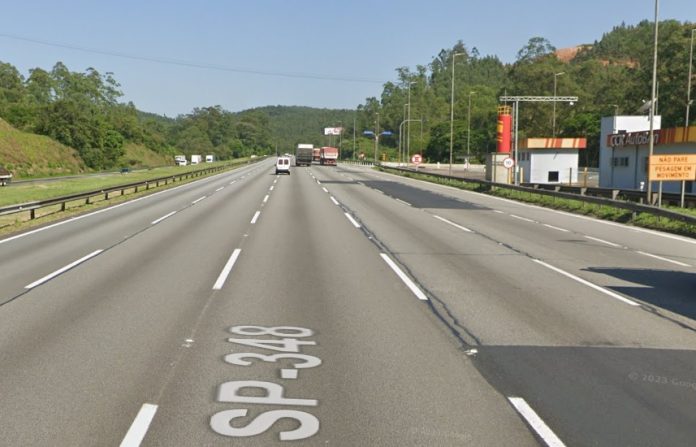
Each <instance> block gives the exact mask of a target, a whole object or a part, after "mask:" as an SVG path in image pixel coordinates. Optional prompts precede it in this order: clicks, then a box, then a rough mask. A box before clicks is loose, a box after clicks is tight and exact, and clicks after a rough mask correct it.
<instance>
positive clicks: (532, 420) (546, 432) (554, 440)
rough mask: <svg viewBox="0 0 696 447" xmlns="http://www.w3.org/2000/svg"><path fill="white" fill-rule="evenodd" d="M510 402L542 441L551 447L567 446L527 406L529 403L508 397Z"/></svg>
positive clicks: (519, 398)
mask: <svg viewBox="0 0 696 447" xmlns="http://www.w3.org/2000/svg"><path fill="white" fill-rule="evenodd" d="M508 400H509V401H510V403H511V404H512V406H513V407H515V410H517V412H518V413H519V414H520V415H522V417H523V418H524V419H525V420H526V421H527V423H528V424H529V425H530V426H531V427H532V428H533V429H534V431H535V432H536V433H537V434H538V435H539V437H540V438H541V439H543V440H544V442H545V443H546V445H547V446H549V447H565V444H564V443H563V441H561V439H560V438H559V437H558V436H556V434H555V433H554V432H553V430H551V429H550V428H549V426H548V425H546V423H545V422H544V420H543V419H541V418H540V417H539V415H538V414H536V411H534V409H533V408H532V407H530V406H529V404H527V401H525V400H524V399H522V398H521V397H508Z"/></svg>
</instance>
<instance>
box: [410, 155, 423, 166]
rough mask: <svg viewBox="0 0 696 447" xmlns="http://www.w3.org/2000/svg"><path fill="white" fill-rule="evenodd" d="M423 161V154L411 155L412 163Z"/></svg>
mask: <svg viewBox="0 0 696 447" xmlns="http://www.w3.org/2000/svg"><path fill="white" fill-rule="evenodd" d="M422 162H423V157H421V154H413V156H412V157H411V163H415V164H418V163H422Z"/></svg>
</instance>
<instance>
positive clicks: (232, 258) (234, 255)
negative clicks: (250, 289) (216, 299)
mask: <svg viewBox="0 0 696 447" xmlns="http://www.w3.org/2000/svg"><path fill="white" fill-rule="evenodd" d="M241 252H242V249H241V248H235V249H234V251H233V252H232V256H230V259H228V260H227V263H226V264H225V267H223V269H222V271H221V272H220V276H218V279H217V281H215V284H214V285H213V290H220V289H222V286H224V285H225V281H227V277H228V276H229V274H230V272H231V271H232V267H234V263H235V262H237V258H238V257H239V254H240V253H241Z"/></svg>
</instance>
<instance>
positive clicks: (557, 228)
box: [543, 224, 570, 233]
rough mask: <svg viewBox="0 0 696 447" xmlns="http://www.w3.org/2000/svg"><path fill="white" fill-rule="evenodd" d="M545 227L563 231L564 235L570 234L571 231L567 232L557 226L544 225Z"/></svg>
mask: <svg viewBox="0 0 696 447" xmlns="http://www.w3.org/2000/svg"><path fill="white" fill-rule="evenodd" d="M543 225H544V226H545V227H546V228H551V229H552V230H557V231H562V232H564V233H570V230H566V229H565V228H561V227H556V226H553V225H549V224H543Z"/></svg>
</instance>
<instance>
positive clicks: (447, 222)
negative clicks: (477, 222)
mask: <svg viewBox="0 0 696 447" xmlns="http://www.w3.org/2000/svg"><path fill="white" fill-rule="evenodd" d="M433 217H434V218H435V219H438V220H441V221H443V222H444V223H446V224H448V225H452V226H453V227H455V228H459V229H460V230H463V231H466V232H467V233H472V231H471V230H470V229H468V228H467V227H463V226H461V225H459V224H456V223H454V222H452V221H451V220H447V219H445V218H444V217H440V216H437V215H433Z"/></svg>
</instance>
